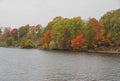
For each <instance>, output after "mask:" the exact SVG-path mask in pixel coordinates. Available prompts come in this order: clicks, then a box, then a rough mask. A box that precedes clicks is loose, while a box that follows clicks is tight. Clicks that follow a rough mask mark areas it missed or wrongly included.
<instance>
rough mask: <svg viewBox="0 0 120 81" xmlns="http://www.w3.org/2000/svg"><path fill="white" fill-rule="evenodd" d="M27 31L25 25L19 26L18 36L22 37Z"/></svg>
mask: <svg viewBox="0 0 120 81" xmlns="http://www.w3.org/2000/svg"><path fill="white" fill-rule="evenodd" d="M28 31H29V28H27V27H25V26H22V27H20V28H19V35H20V37H23V36H25V35H26V34H27V33H28Z"/></svg>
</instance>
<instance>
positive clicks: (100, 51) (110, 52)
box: [3, 46, 120, 54]
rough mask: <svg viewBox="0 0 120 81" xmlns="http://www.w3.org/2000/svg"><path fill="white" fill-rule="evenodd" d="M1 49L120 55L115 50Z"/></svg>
mask: <svg viewBox="0 0 120 81" xmlns="http://www.w3.org/2000/svg"><path fill="white" fill-rule="evenodd" d="M3 48H18V49H39V50H45V51H46V50H47V51H69V52H86V53H100V54H120V51H116V50H111V49H109V50H84V51H82V50H64V49H42V48H20V47H7V46H5V47H3Z"/></svg>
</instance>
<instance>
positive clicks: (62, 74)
mask: <svg viewBox="0 0 120 81" xmlns="http://www.w3.org/2000/svg"><path fill="white" fill-rule="evenodd" d="M93 80H96V81H120V55H110V54H92V53H79V52H63V51H43V50H39V49H17V48H0V81H93Z"/></svg>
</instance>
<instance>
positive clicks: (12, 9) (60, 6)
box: [0, 0, 120, 27]
mask: <svg viewBox="0 0 120 81" xmlns="http://www.w3.org/2000/svg"><path fill="white" fill-rule="evenodd" d="M118 8H120V0H0V26H2V27H6V26H10V27H20V26H22V25H25V24H30V25H36V24H41V25H43V26H46V25H47V23H48V22H49V21H51V20H52V19H53V18H54V17H55V16H63V17H69V18H71V17H74V16H81V17H82V19H85V20H87V19H88V18H89V17H95V18H97V19H99V18H100V17H101V16H102V15H103V14H105V13H106V12H107V11H110V10H114V9H118Z"/></svg>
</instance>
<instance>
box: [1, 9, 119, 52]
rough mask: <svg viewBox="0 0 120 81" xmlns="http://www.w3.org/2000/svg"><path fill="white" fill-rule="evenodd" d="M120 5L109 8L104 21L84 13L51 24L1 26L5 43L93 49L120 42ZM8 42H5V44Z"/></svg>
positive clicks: (64, 48)
mask: <svg viewBox="0 0 120 81" xmlns="http://www.w3.org/2000/svg"><path fill="white" fill-rule="evenodd" d="M119 40H120V9H118V10H114V11H111V12H107V13H106V14H105V15H104V16H102V17H101V19H100V21H99V20H97V19H95V18H90V19H88V20H87V21H85V20H82V19H81V17H73V18H63V17H61V16H58V17H55V18H54V19H53V20H52V21H50V22H49V23H48V25H47V26H46V27H44V28H42V26H41V25H36V26H30V25H29V24H27V25H25V26H21V27H20V28H18V29H17V28H14V29H11V28H9V27H6V28H5V29H4V31H1V29H0V45H1V46H20V47H21V48H35V47H40V48H43V49H61V50H89V49H97V48H101V47H107V48H110V47H119V46H120V41H119ZM3 44H4V45H3Z"/></svg>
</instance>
